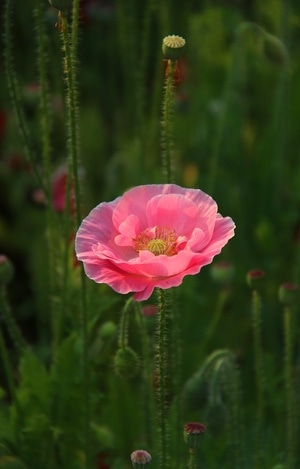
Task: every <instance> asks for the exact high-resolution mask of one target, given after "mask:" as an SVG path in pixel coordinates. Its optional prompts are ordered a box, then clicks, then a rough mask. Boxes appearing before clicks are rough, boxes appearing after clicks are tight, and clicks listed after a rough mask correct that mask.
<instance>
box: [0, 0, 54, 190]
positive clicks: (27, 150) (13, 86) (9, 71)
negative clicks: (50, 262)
mask: <svg viewBox="0 0 300 469" xmlns="http://www.w3.org/2000/svg"><path fill="white" fill-rule="evenodd" d="M13 5H14V1H13V0H7V1H6V3H5V9H4V60H5V71H6V78H7V84H8V90H9V94H10V99H11V102H12V106H13V110H14V112H15V116H16V121H17V124H18V128H19V133H20V137H21V142H22V147H23V149H24V154H25V156H26V158H27V159H28V161H29V163H30V165H31V166H32V170H33V173H34V175H35V177H36V180H37V181H38V184H39V186H40V187H41V189H42V190H43V191H44V192H45V194H46V196H47V197H48V195H49V194H48V192H47V187H46V186H45V184H44V181H43V177H42V175H41V174H40V171H39V169H38V158H37V155H36V153H35V152H34V151H33V148H32V145H31V142H30V135H29V130H28V127H27V124H26V119H25V116H24V112H23V109H22V103H21V98H20V85H19V82H18V79H17V74H16V68H15V62H14V57H13V44H12V34H11V16H12V11H13Z"/></svg>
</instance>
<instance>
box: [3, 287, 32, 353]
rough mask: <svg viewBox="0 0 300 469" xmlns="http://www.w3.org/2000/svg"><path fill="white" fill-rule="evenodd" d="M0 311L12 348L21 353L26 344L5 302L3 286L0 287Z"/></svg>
mask: <svg viewBox="0 0 300 469" xmlns="http://www.w3.org/2000/svg"><path fill="white" fill-rule="evenodd" d="M0 311H1V312H2V315H3V318H4V321H5V322H6V326H7V329H8V332H9V335H10V337H11V339H12V341H13V344H14V346H15V347H16V349H17V350H18V351H19V352H22V351H23V350H24V349H26V348H27V344H26V341H25V339H24V337H23V335H22V333H21V330H20V329H19V326H18V325H17V323H16V321H15V319H14V317H13V315H12V312H11V309H10V306H9V304H8V302H7V298H6V291H5V287H4V286H2V287H0Z"/></svg>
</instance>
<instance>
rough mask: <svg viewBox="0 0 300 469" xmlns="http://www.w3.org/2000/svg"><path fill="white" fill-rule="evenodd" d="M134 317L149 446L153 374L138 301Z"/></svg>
mask: <svg viewBox="0 0 300 469" xmlns="http://www.w3.org/2000/svg"><path fill="white" fill-rule="evenodd" d="M134 307H135V312H136V317H137V320H138V324H139V327H140V335H141V344H142V358H143V388H144V392H143V403H144V409H145V411H144V415H145V418H144V429H145V434H146V437H147V444H148V446H149V448H151V447H152V446H153V439H154V435H155V433H154V416H155V402H154V395H153V379H152V378H153V376H152V366H151V353H150V341H149V335H148V333H147V328H146V324H145V322H146V321H145V319H146V318H145V317H144V316H143V315H142V313H141V307H140V305H139V303H137V302H135V304H134Z"/></svg>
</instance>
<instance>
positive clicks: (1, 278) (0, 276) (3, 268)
mask: <svg viewBox="0 0 300 469" xmlns="http://www.w3.org/2000/svg"><path fill="white" fill-rule="evenodd" d="M13 275H14V267H13V265H12V263H11V261H10V260H9V259H8V257H6V256H4V255H3V254H0V285H7V284H8V283H9V282H10V281H11V279H12V278H13Z"/></svg>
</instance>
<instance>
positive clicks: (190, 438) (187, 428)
mask: <svg viewBox="0 0 300 469" xmlns="http://www.w3.org/2000/svg"><path fill="white" fill-rule="evenodd" d="M183 429H184V432H183V437H184V441H185V442H186V444H187V445H188V447H189V448H191V449H196V450H197V449H199V448H200V445H201V439H202V435H203V433H204V432H205V431H206V426H205V425H203V424H202V423H200V422H189V423H186V424H185V425H184V427H183Z"/></svg>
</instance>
